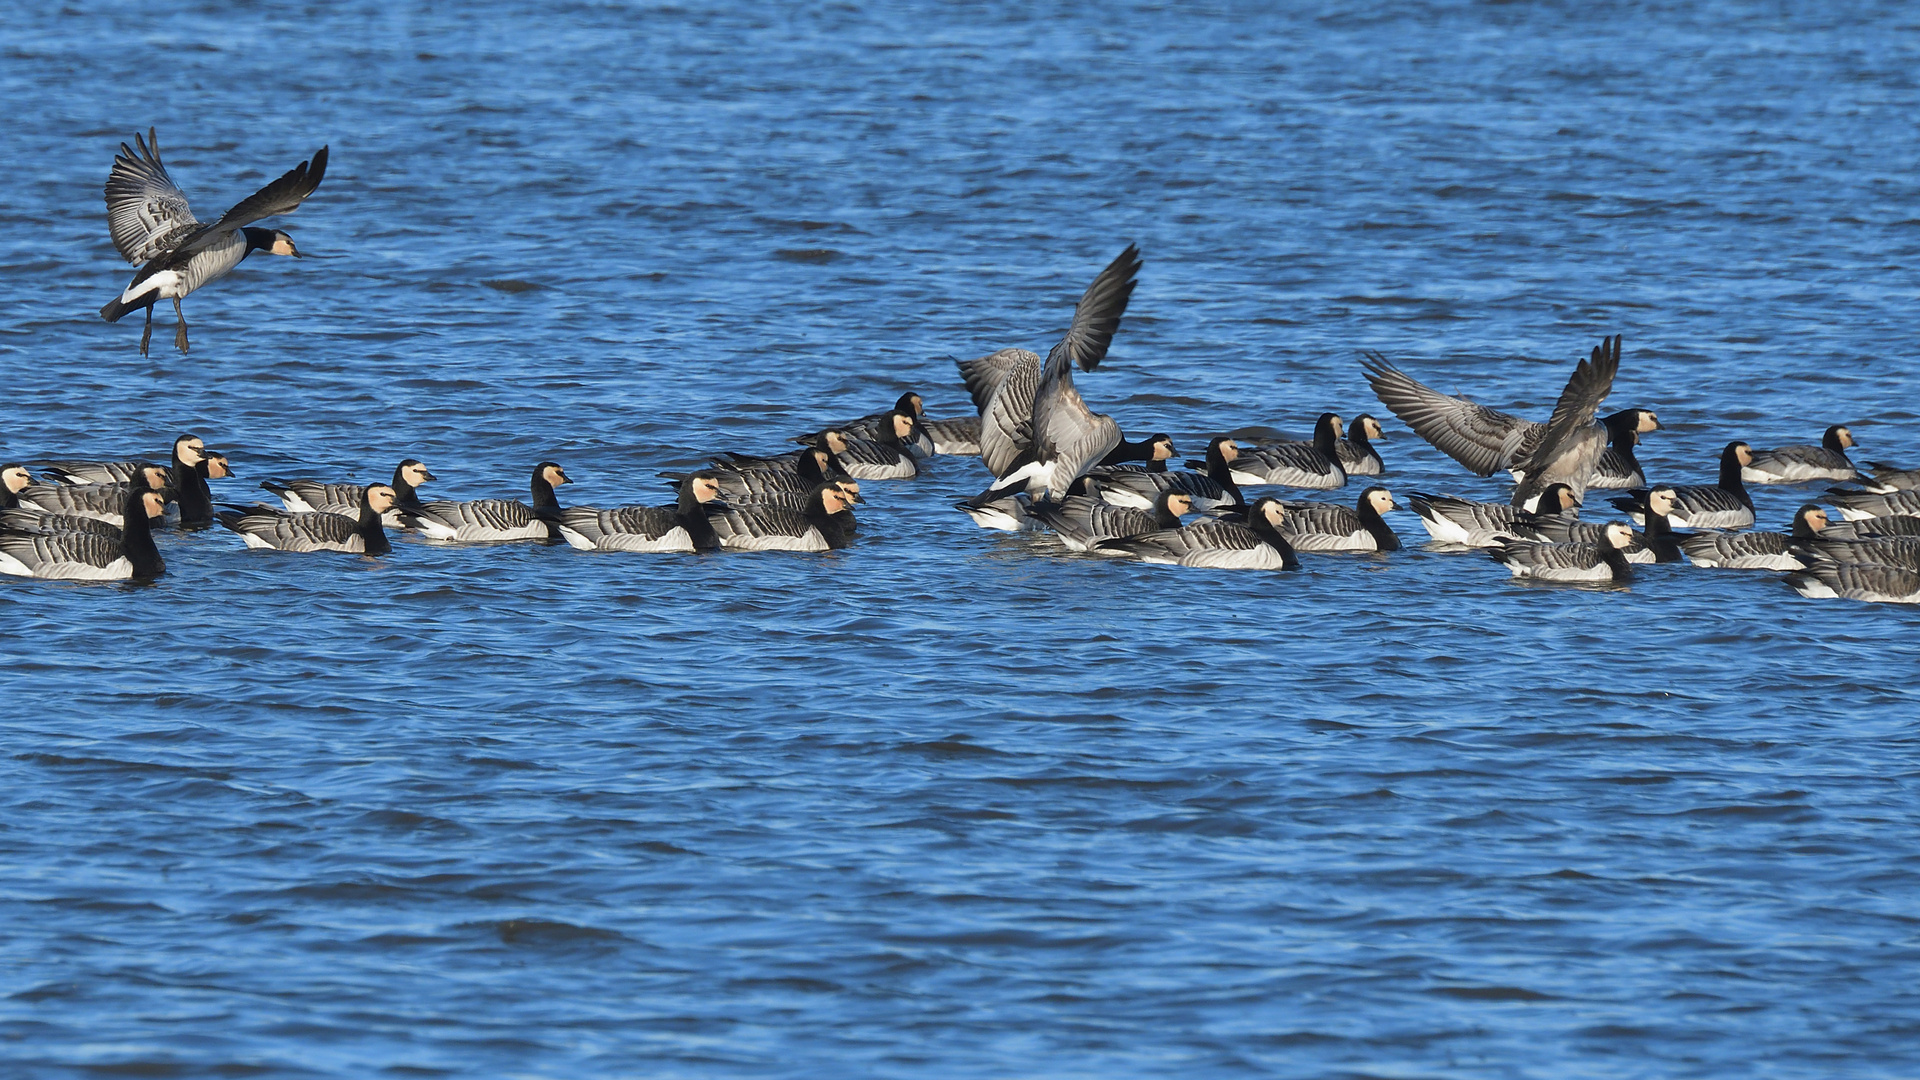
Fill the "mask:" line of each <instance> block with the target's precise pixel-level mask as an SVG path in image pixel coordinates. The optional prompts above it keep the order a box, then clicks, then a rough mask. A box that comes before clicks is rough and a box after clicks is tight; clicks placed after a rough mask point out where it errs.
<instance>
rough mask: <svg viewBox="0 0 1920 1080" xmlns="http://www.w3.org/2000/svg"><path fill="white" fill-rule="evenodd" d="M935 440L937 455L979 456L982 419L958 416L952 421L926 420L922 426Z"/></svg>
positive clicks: (934, 446) (934, 448)
mask: <svg viewBox="0 0 1920 1080" xmlns="http://www.w3.org/2000/svg"><path fill="white" fill-rule="evenodd" d="M920 426H921V427H922V428H923V429H924V430H925V431H926V433H927V437H928V438H929V439H932V440H933V452H934V453H936V454H978V453H979V452H980V418H979V417H977V416H956V417H954V418H953V419H951V420H925V421H922V422H921V425H920Z"/></svg>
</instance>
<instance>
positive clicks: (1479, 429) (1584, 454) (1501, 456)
mask: <svg viewBox="0 0 1920 1080" xmlns="http://www.w3.org/2000/svg"><path fill="white" fill-rule="evenodd" d="M1363 366H1364V367H1365V368H1366V371H1367V382H1369V383H1370V384H1372V386H1373V392H1374V394H1375V395H1377V396H1378V397H1379V398H1380V402H1381V404H1383V405H1385V406H1386V407H1387V408H1389V409H1392V410H1393V414H1394V415H1395V416H1398V417H1399V418H1400V419H1401V420H1403V421H1405V422H1406V424H1407V426H1408V427H1411V428H1413V430H1414V432H1415V433H1416V434H1418V435H1419V436H1420V437H1421V438H1423V439H1425V440H1427V441H1428V442H1430V443H1432V444H1433V445H1434V448H1435V449H1437V450H1439V451H1440V452H1441V453H1443V454H1446V455H1447V456H1448V457H1450V458H1452V459H1454V460H1455V461H1458V462H1459V463H1460V464H1462V465H1465V466H1466V467H1467V468H1468V469H1471V470H1472V471H1473V472H1474V473H1475V474H1477V475H1479V476H1492V475H1493V474H1494V473H1496V472H1498V471H1500V470H1501V469H1508V470H1510V471H1512V473H1513V474H1514V478H1515V480H1517V481H1518V482H1519V487H1517V488H1516V489H1515V490H1514V493H1513V505H1515V506H1519V507H1523V508H1531V507H1532V506H1533V505H1534V504H1535V502H1536V501H1537V500H1538V499H1539V496H1540V493H1541V492H1543V491H1545V490H1546V488H1547V485H1549V484H1555V483H1564V484H1566V485H1568V486H1569V487H1571V488H1572V489H1573V494H1574V497H1575V498H1583V497H1584V496H1585V495H1586V490H1587V482H1588V480H1589V479H1590V478H1591V477H1592V475H1593V471H1594V469H1595V467H1596V466H1597V465H1598V464H1599V462H1600V458H1601V456H1602V455H1603V454H1605V453H1606V449H1607V429H1606V428H1605V427H1604V426H1602V425H1599V424H1596V423H1595V422H1594V414H1595V413H1596V412H1598V411H1599V408H1600V403H1601V402H1602V401H1605V400H1606V397H1607V394H1608V392H1609V391H1611V390H1612V389H1613V378H1614V375H1615V374H1616V373H1617V372H1618V371H1619V370H1620V336H1619V335H1618V334H1616V335H1614V336H1613V337H1611V338H1607V339H1605V340H1603V341H1602V342H1601V343H1600V344H1599V345H1597V346H1595V347H1594V349H1593V353H1592V355H1591V356H1590V357H1589V358H1588V359H1585V360H1582V361H1580V363H1579V364H1578V365H1576V366H1575V367H1574V371H1573V375H1572V376H1571V377H1570V378H1569V379H1568V380H1567V385H1566V389H1564V390H1562V391H1561V393H1560V399H1559V401H1557V402H1556V403H1555V404H1554V407H1553V415H1552V416H1551V417H1550V418H1548V420H1547V422H1546V423H1544V424H1538V423H1534V422H1532V421H1529V420H1523V419H1521V418H1520V417H1517V416H1514V415H1512V414H1510V413H1504V412H1500V411H1499V410H1497V409H1489V408H1487V407H1486V406H1484V405H1479V404H1476V403H1474V402H1473V401H1470V400H1468V399H1466V398H1462V397H1451V396H1449V395H1446V394H1442V393H1440V392H1439V391H1437V390H1434V389H1433V388H1431V387H1428V386H1426V385H1424V384H1422V383H1420V382H1419V381H1417V380H1416V379H1414V378H1413V377H1412V376H1410V375H1408V374H1407V373H1406V372H1404V371H1401V370H1400V369H1399V368H1397V367H1394V366H1393V365H1392V364H1391V363H1389V362H1388V361H1387V359H1386V357H1384V356H1381V355H1380V354H1379V353H1368V354H1366V360H1365V361H1364V362H1363Z"/></svg>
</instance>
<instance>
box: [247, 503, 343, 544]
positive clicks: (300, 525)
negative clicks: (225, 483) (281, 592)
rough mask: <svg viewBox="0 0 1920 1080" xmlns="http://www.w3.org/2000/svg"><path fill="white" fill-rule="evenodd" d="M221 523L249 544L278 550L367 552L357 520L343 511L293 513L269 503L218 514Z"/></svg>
mask: <svg viewBox="0 0 1920 1080" xmlns="http://www.w3.org/2000/svg"><path fill="white" fill-rule="evenodd" d="M215 517H217V518H218V519H219V521H220V523H221V524H222V525H225V526H226V527H227V528H229V529H231V530H233V531H234V532H237V533H239V534H240V536H241V538H242V539H244V540H245V541H246V542H247V546H248V547H260V548H274V549H276V550H279V551H364V550H365V549H366V541H365V540H363V539H362V538H361V537H360V535H359V533H358V531H357V530H358V528H359V523H358V521H357V520H356V519H354V518H350V517H347V516H346V515H344V514H327V513H320V512H312V511H310V512H304V513H297V514H290V513H287V512H285V511H282V510H275V509H273V508H272V507H268V506H256V507H254V508H253V509H252V510H251V511H249V512H246V513H242V512H240V511H234V510H228V511H224V512H222V513H220V514H216V515H215Z"/></svg>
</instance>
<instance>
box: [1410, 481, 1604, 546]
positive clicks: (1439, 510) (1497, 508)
mask: <svg viewBox="0 0 1920 1080" xmlns="http://www.w3.org/2000/svg"><path fill="white" fill-rule="evenodd" d="M1407 503H1408V505H1410V506H1411V507H1412V508H1413V512H1414V513H1415V514H1418V515H1419V516H1420V524H1422V525H1424V526H1426V529H1427V535H1428V536H1431V537H1433V538H1434V539H1435V540H1438V541H1440V542H1441V543H1445V544H1461V545H1464V546H1466V547H1498V546H1499V544H1500V538H1501V537H1503V536H1513V535H1515V532H1514V530H1515V529H1516V528H1518V525H1517V524H1516V523H1517V522H1518V521H1520V520H1521V519H1523V518H1528V517H1531V516H1532V515H1530V514H1528V513H1527V512H1526V511H1525V510H1521V509H1519V508H1518V507H1516V506H1514V505H1513V504H1511V503H1504V502H1497V503H1493V502H1475V501H1474V500H1472V499H1462V498H1460V497H1459V496H1456V495H1430V494H1427V493H1426V492H1420V491H1416V492H1414V493H1413V495H1412V496H1411V497H1410V498H1408V500H1407ZM1579 509H1580V504H1579V502H1577V501H1576V500H1575V499H1574V497H1573V489H1572V488H1570V487H1568V486H1567V485H1565V484H1549V485H1547V490H1545V491H1543V492H1541V493H1540V502H1539V509H1538V513H1540V514H1543V515H1544V514H1569V513H1570V514H1577V513H1578V512H1579Z"/></svg>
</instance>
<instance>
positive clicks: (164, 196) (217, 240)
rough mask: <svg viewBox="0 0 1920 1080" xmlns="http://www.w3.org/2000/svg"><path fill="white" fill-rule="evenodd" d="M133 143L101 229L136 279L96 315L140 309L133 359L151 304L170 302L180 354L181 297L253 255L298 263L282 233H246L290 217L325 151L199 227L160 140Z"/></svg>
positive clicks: (119, 160) (114, 317)
mask: <svg viewBox="0 0 1920 1080" xmlns="http://www.w3.org/2000/svg"><path fill="white" fill-rule="evenodd" d="M133 141H134V142H135V143H136V144H137V145H138V146H139V148H140V149H139V151H138V152H137V153H136V152H135V151H134V150H133V149H132V148H131V147H129V146H128V145H127V144H126V143H121V144H120V153H119V154H117V155H115V156H114V159H113V171H112V172H111V173H109V174H108V175H107V189H106V194H107V230H108V231H109V232H110V233H112V234H113V246H114V247H116V248H118V249H119V250H120V254H121V256H122V257H124V258H125V259H126V260H127V261H128V262H130V263H133V264H134V265H136V266H140V272H139V273H137V274H135V275H134V276H133V283H132V284H130V285H128V286H127V287H126V289H125V291H123V292H122V293H121V294H120V295H119V297H118V298H116V299H115V300H113V301H112V302H111V303H109V304H108V305H107V306H106V307H103V308H101V309H100V317H101V318H103V319H105V320H107V321H108V322H118V321H119V319H120V317H121V316H122V315H125V314H126V313H127V312H129V311H134V310H136V309H139V308H146V309H147V327H146V330H145V331H144V332H143V333H142V334H141V335H140V355H141V356H145V355H147V345H148V343H149V342H151V341H152V340H153V305H154V304H156V303H158V302H159V301H161V300H172V301H173V314H174V316H175V318H176V319H178V320H179V322H178V325H177V326H176V328H175V330H174V333H173V343H174V345H175V347H177V348H178V349H179V350H180V351H181V352H182V353H184V352H186V351H187V319H186V316H185V315H183V314H181V311H180V299H181V298H182V297H184V296H186V295H187V294H188V293H191V292H193V291H194V290H195V289H198V288H200V287H201V286H202V285H205V284H207V283H208V282H210V281H212V280H214V279H215V278H218V277H220V276H221V275H223V274H225V273H227V272H228V271H229V270H232V269H233V268H234V267H236V266H239V265H240V260H242V259H244V258H246V257H247V256H248V255H249V254H251V253H253V252H255V251H264V252H266V253H267V254H269V255H291V256H294V257H295V258H298V257H299V256H300V252H299V249H297V248H295V247H294V246H293V237H291V236H288V235H287V234H286V233H284V232H282V231H280V230H278V229H254V228H247V227H246V226H250V225H252V224H253V223H254V222H256V221H259V220H261V219H262V218H270V217H274V216H276V215H278V214H291V213H293V211H294V210H295V209H297V208H298V207H299V205H300V203H301V201H302V200H304V199H305V198H307V197H308V196H309V195H312V194H313V192H314V189H315V188H317V187H319V186H320V179H321V177H323V176H325V175H326V172H327V148H326V147H324V146H323V147H321V148H320V152H319V153H317V154H315V155H313V159H312V160H311V161H303V162H301V163H300V164H299V165H298V166H296V167H294V168H292V169H290V170H288V171H287V172H286V173H285V174H284V175H282V176H281V177H280V179H278V180H275V181H274V182H273V183H271V184H268V185H267V186H266V187H263V188H261V189H260V190H259V191H256V192H254V193H253V194H252V195H249V196H247V197H246V198H244V199H242V200H240V202H239V203H238V204H236V205H235V206H234V208H233V209H231V210H229V211H227V212H226V213H225V214H222V215H221V216H220V220H218V221H215V222H213V223H212V224H203V223H202V222H199V221H196V220H195V219H194V216H193V212H192V211H191V210H190V209H188V207H187V196H186V195H185V194H184V193H183V192H182V191H181V190H180V189H179V188H178V187H176V186H175V185H174V183H173V178H172V177H171V176H168V175H167V167H166V166H165V165H162V164H161V163H160V140H159V139H158V138H157V137H155V135H154V131H153V129H152V128H148V129H147V138H146V141H144V142H143V141H141V139H140V136H139V135H135V136H134V137H133ZM142 263H144V264H145V265H140V264H142Z"/></svg>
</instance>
